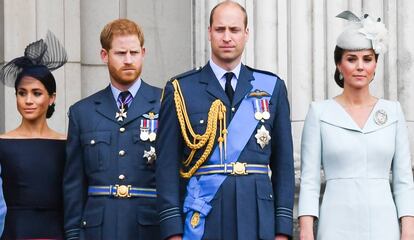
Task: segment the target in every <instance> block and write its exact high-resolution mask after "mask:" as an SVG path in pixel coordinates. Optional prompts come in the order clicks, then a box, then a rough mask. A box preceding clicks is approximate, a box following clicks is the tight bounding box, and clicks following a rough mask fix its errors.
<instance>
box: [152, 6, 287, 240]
mask: <svg viewBox="0 0 414 240" xmlns="http://www.w3.org/2000/svg"><path fill="white" fill-rule="evenodd" d="M208 33H209V40H210V42H211V49H212V55H211V59H210V61H209V62H208V63H207V64H206V65H205V66H204V67H203V68H201V69H197V70H193V71H190V72H187V73H184V74H182V75H179V76H177V77H175V78H173V79H172V80H171V81H170V82H168V83H167V85H166V87H165V93H164V96H163V100H162V104H161V109H160V128H159V131H158V136H159V137H158V139H157V143H156V145H157V149H158V160H157V162H156V180H157V185H158V200H157V202H158V210H159V214H160V225H161V237H162V238H163V239H191V240H197V239H226V240H232V239H247V240H249V239H252V240H253V239H288V238H289V237H290V236H291V235H292V208H293V199H294V170H293V154H292V137H291V125H290V118H289V104H288V100H287V92H286V87H285V84H284V82H283V80H281V79H280V78H279V77H277V76H276V75H274V74H271V73H268V72H264V71H259V70H255V69H252V68H249V67H247V66H245V65H243V64H241V55H242V52H243V50H244V46H245V43H246V41H247V38H248V28H247V15H246V12H245V10H244V8H243V7H242V6H240V5H239V4H237V3H235V2H231V1H226V2H223V3H220V4H218V5H217V6H216V7H215V8H213V10H212V12H211V15H210V26H209V32H208ZM269 168H270V169H271V178H269V174H270V171H269Z"/></svg>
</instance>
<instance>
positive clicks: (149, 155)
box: [130, 133, 157, 171]
mask: <svg viewBox="0 0 414 240" xmlns="http://www.w3.org/2000/svg"><path fill="white" fill-rule="evenodd" d="M132 142H133V143H134V147H133V148H131V150H130V151H132V156H133V164H134V166H135V167H137V168H138V169H142V170H150V171H155V168H154V163H155V160H156V158H157V152H156V151H155V142H154V141H152V142H151V141H150V140H146V141H144V140H142V139H141V137H140V134H139V133H134V134H133V135H132Z"/></svg>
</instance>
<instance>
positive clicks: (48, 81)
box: [14, 65, 56, 118]
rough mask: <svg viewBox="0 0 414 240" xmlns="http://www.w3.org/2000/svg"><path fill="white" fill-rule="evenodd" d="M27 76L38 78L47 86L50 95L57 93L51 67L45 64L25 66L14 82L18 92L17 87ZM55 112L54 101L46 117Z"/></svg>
mask: <svg viewBox="0 0 414 240" xmlns="http://www.w3.org/2000/svg"><path fill="white" fill-rule="evenodd" d="M25 76H30V77H33V78H36V79H37V80H38V81H39V82H41V83H42V84H43V86H45V88H46V91H47V93H48V94H49V96H52V95H53V94H55V93H56V81H55V77H53V75H52V73H51V72H50V71H49V69H48V68H47V67H45V66H41V65H40V66H35V67H30V68H24V69H23V71H22V72H20V73H19V74H18V75H17V78H16V81H15V82H14V90H15V91H16V94H17V88H18V87H19V85H20V82H21V81H22V78H23V77H25ZM53 112H55V103H52V104H51V105H49V107H48V108H47V112H46V118H50V117H51V116H52V115H53Z"/></svg>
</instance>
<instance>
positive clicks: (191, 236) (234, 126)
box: [183, 72, 278, 240]
mask: <svg viewBox="0 0 414 240" xmlns="http://www.w3.org/2000/svg"><path fill="white" fill-rule="evenodd" d="M253 76H254V78H255V81H252V82H251V83H252V85H253V89H254V90H255V89H259V90H262V91H266V92H268V93H269V94H272V93H273V90H274V88H275V85H276V81H277V80H278V78H277V77H275V76H271V75H267V74H263V73H259V72H254V73H253ZM253 99H254V98H247V96H246V97H245V98H244V99H243V101H242V102H241V103H240V106H239V108H238V110H237V112H236V114H235V115H234V117H233V120H232V121H231V123H230V125H229V127H228V135H227V159H226V161H225V163H232V162H236V161H237V160H238V158H239V156H240V153H241V152H242V150H243V149H244V147H245V146H246V144H247V142H248V141H249V139H250V137H251V135H252V133H253V131H254V130H255V129H256V126H257V123H258V120H256V119H255V118H254V108H253V105H252V101H253ZM208 164H220V155H219V148H218V146H216V148H215V149H214V151H213V153H212V155H211V157H210V159H209V161H208ZM226 177H227V176H226V175H224V174H211V175H203V176H201V177H199V179H197V177H194V176H193V177H192V178H191V179H190V181H189V182H188V185H187V195H186V197H185V200H184V207H183V211H184V213H185V214H187V216H186V219H185V225H184V235H183V239H184V240H199V239H201V238H202V237H203V234H204V224H205V218H206V217H207V215H208V214H209V212H210V211H211V205H210V202H211V200H212V199H213V198H214V196H215V195H216V193H217V191H218V189H219V188H220V186H221V184H222V183H223V182H224V180H225V179H226ZM194 211H196V212H199V213H200V220H199V223H198V224H197V225H196V226H195V227H193V226H191V223H190V222H191V218H192V216H193V213H194Z"/></svg>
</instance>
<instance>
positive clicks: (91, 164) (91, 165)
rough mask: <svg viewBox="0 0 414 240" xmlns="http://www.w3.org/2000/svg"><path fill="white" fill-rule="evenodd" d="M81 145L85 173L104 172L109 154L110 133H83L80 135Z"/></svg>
mask: <svg viewBox="0 0 414 240" xmlns="http://www.w3.org/2000/svg"><path fill="white" fill-rule="evenodd" d="M81 143H82V147H83V154H84V160H85V170H86V172H88V173H93V172H98V171H103V170H105V169H106V167H107V164H108V161H109V157H110V153H111V152H110V145H111V132H109V131H105V132H92V133H84V134H82V135H81Z"/></svg>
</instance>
